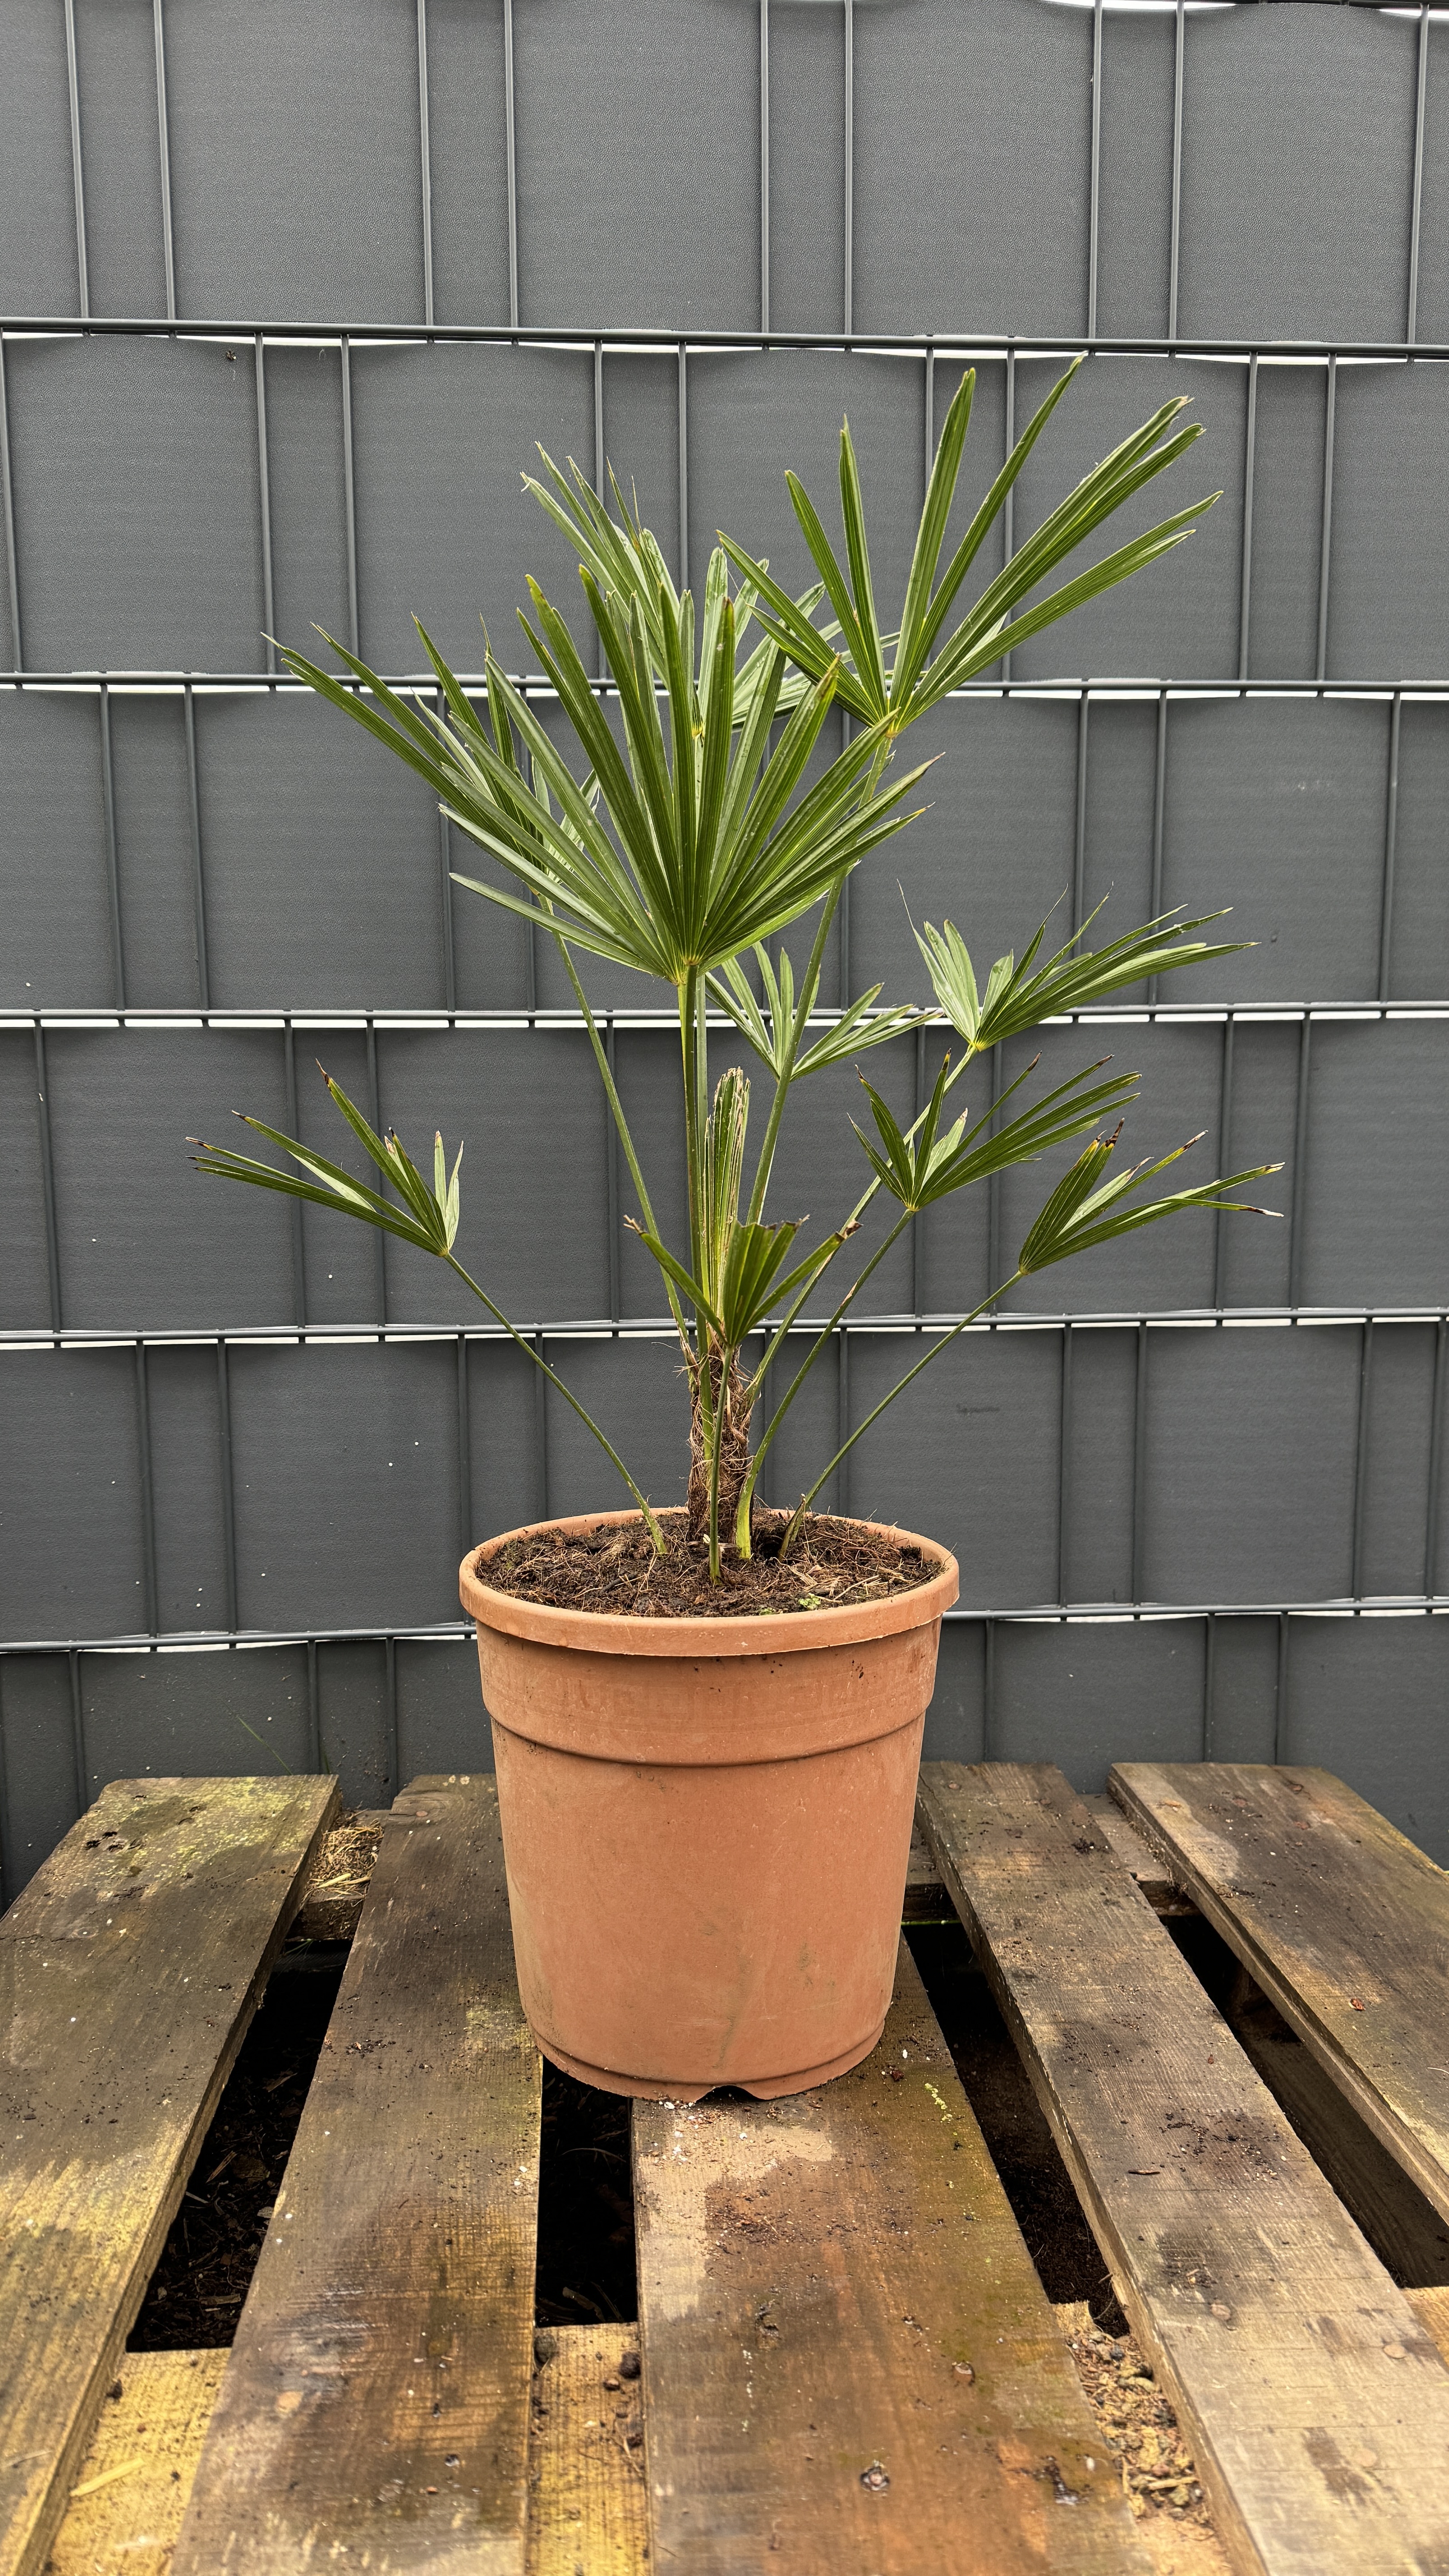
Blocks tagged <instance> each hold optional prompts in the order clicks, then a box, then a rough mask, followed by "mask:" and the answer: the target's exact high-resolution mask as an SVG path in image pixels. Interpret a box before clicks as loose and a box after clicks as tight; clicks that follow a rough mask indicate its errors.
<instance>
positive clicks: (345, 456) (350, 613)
mask: <svg viewBox="0 0 1449 2576" xmlns="http://www.w3.org/2000/svg"><path fill="white" fill-rule="evenodd" d="M341 358H342V507H343V514H344V520H345V525H346V531H347V640H348V643H349V644H350V646H351V648H352V650H353V652H354V653H360V652H361V650H362V647H361V645H360V644H359V642H358V640H357V638H358V634H359V632H360V629H359V627H358V622H357V475H356V471H355V467H354V463H353V451H352V343H351V341H350V340H349V339H348V336H347V334H346V332H345V331H344V332H343V334H342V341H341Z"/></svg>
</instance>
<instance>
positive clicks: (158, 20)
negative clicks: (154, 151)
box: [151, 0, 176, 322]
mask: <svg viewBox="0 0 1449 2576" xmlns="http://www.w3.org/2000/svg"><path fill="white" fill-rule="evenodd" d="M151 9H152V20H153V25H154V32H155V39H156V139H157V144H158V146H159V149H160V154H161V252H162V257H163V259H164V261H165V264H166V319H167V321H168V322H174V321H175V319H176V237H175V232H174V229H173V225H172V219H171V119H170V117H169V115H168V114H167V109H166V21H165V18H164V16H163V0H151Z"/></svg>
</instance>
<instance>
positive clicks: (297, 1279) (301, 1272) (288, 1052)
mask: <svg viewBox="0 0 1449 2576" xmlns="http://www.w3.org/2000/svg"><path fill="white" fill-rule="evenodd" d="M282 1062H283V1070H284V1074H285V1079H286V1086H287V1133H288V1135H289V1136H300V1134H301V1132H302V1131H301V1128H300V1127H299V1126H298V1124H297V1041H296V1037H295V1034H294V1032H293V1028H292V1023H291V1019H290V1017H289V1018H288V1020H287V1022H286V1026H285V1030H284V1033H283V1039H282ZM292 1312H293V1315H294V1317H295V1320H296V1321H297V1323H299V1324H301V1325H303V1326H305V1324H306V1321H307V1249H306V1238H305V1237H304V1235H303V1232H302V1202H301V1200H300V1199H293V1201H292Z"/></svg>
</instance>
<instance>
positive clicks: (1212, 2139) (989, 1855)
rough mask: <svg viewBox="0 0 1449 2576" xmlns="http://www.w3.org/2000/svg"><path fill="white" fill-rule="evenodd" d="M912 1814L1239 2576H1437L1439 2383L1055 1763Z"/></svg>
mask: <svg viewBox="0 0 1449 2576" xmlns="http://www.w3.org/2000/svg"><path fill="white" fill-rule="evenodd" d="M921 1816H922V1822H923V1824H924V1828H925V1832H926V1836H927V1840H928V1841H929V1843H930V1845H931V1848H932V1850H933V1851H934V1852H935V1855H936V1858H937V1860H938V1862H939V1864H940V1866H941V1870H942V1874H943V1877H944V1878H945V1881H946V1884H947V1885H948V1886H949V1887H950V1888H951V1890H952V1893H953V1895H954V1897H955V1899H956V1902H957V1905H958V1908H959V1910H960V1912H961V1915H962V1920H963V1921H964V1923H965V1924H966V1927H967V1930H968V1932H969V1933H970V1935H971V1938H972V1941H973V1944H974V1946H975V1948H976V1951H977V1955H978V1957H979V1958H980V1960H981V1962H982V1965H983V1967H984V1968H985V1970H986V1973H987V1975H988V1977H989V1978H990V1980H991V1983H992V1987H993V1989H994V1991H995V1993H996V1996H997V2000H998V2002H999V2003H1000V2005H1001V2008H1002V2011H1003V2013H1004V2014H1005V2016H1006V2018H1007V2021H1008V2023H1009V2025H1010V2027H1011V2029H1012V2033H1013V2036H1014V2037H1015V2039H1016V2042H1017V2045H1018V2047H1019V2048H1020V2050H1021V2052H1022V2056H1023V2058H1024V2060H1025V2062H1026V2065H1027V2069H1028V2072H1029V2073H1030V2075H1031V2077H1032V2081H1033V2083H1034V2085H1035V2087H1036V2090H1037V2094H1038V2097H1039V2099H1040V2101H1041V2103H1042V2107H1043V2109H1044V2111H1045V2112H1046V2115H1047V2117H1048V2119H1049V2120H1050V2122H1051V2124H1052V2128H1053V2131H1054V2133H1055V2136H1056V2139H1057V2143H1058V2145H1059V2147H1060V2148H1061V2151H1062V2154H1063V2157H1064V2159H1065V2161H1066V2163H1067V2166H1068V2170H1069V2171H1070V2173H1071V2176H1072V2180H1073V2182H1074V2183H1075V2185H1076V2188H1077V2191H1078V2193H1079V2195H1080V2197H1081V2200H1082V2204H1083V2207H1084V2208H1085V2210H1086V2212H1087V2215H1088V2217H1089V2219H1090V2220H1091V2223H1092V2226H1093V2228H1094V2231H1095V2233H1096V2236H1097V2240H1098V2243H1099V2244H1100V2245H1101V2247H1102V2250H1103V2253H1104V2255H1105V2256H1106V2259H1107V2261H1108V2263H1109V2264H1110V2266H1111V2269H1112V2274H1113V2278H1114V2280H1115V2282H1116V2285H1117V2289H1118V2294H1119V2296H1120V2298H1121V2300H1122V2303H1123V2305H1124V2307H1125V2308H1126V2310H1127V2313H1128V2315H1129V2317H1130V2318H1131V2321H1132V2325H1133V2328H1134V2330H1135V2332H1136V2333H1137V2335H1138V2337H1139V2339H1140V2340H1141V2342H1142V2344H1143V2346H1144V2348H1145V2349H1146V2351H1147V2352H1148V2354H1149V2356H1150V2358H1151V2363H1152V2367H1153V2369H1154V2371H1155V2372H1156V2373H1157V2375H1158V2377H1159V2378H1160V2379H1161V2380H1162V2381H1163V2382H1164V2384H1165V2386H1166V2389H1167V2393H1168V2395H1169V2397H1170V2399H1171V2402H1172V2404H1173V2406H1174V2407H1175V2409H1176V2411H1177V2415H1178V2420H1179V2422H1180V2424H1181V2425H1182V2427H1183V2431H1184V2435H1185V2438H1186V2440H1187V2442H1188V2445H1189V2448H1190V2449H1191V2451H1192V2454H1193V2457H1194V2459H1195V2461H1196V2464H1197V2471H1198V2476H1199V2478H1200V2479H1201V2481H1202V2484H1203V2487H1204V2489H1205V2491H1206V2492H1207V2494H1208V2497H1209V2500H1210V2502H1211V2505H1212V2509H1213V2514H1214V2518H1215V2520H1216V2522H1217V2526H1218V2530H1219V2533H1220V2536H1221V2538H1222V2540H1223V2543H1224V2546H1225V2547H1226V2548H1227V2550H1228V2553H1229V2556H1230V2557H1231V2558H1232V2560H1233V2562H1234V2564H1235V2566H1237V2567H1238V2568H1240V2569H1242V2570H1244V2571H1249V2570H1258V2569H1261V2570H1264V2571H1267V2572H1268V2576H1339V2571H1348V2570H1354V2571H1356V2576H1357V2571H1362V2576H1410V2571H1413V2576H1431V2571H1432V2576H1440V2571H1443V2570H1445V2569H1449V2370H1446V2368H1445V2365H1444V2362H1443V2360H1442V2358H1441V2356H1440V2353H1439V2351H1438V2349H1437V2347H1436V2345H1435V2344H1434V2342H1433V2340H1432V2339H1431V2337H1430V2336H1429V2335H1428V2334H1427V2333H1426V2332H1425V2331H1424V2329H1423V2327H1422V2325H1421V2323H1420V2321H1419V2319H1418V2318H1417V2317H1416V2316H1415V2314H1414V2312H1413V2310H1412V2309H1411V2308H1410V2306H1409V2305H1408V2303H1407V2301H1406V2300H1405V2298H1404V2296H1403V2293H1402V2292H1401V2291H1399V2290H1397V2289H1396V2288H1395V2287H1394V2284H1393V2282H1392V2281H1391V2280H1390V2278H1389V2276H1388V2274H1387V2272H1386V2271H1385V2270H1384V2268H1383V2266H1382V2265H1381V2264H1380V2263H1379V2261H1378V2259H1377V2257H1376V2256H1375V2255H1374V2254H1373V2252H1372V2251H1371V2249H1370V2248H1369V2246H1368V2245H1367V2244H1366V2243H1365V2241H1364V2239H1363V2237H1362V2236H1361V2235H1360V2233H1359V2231H1358V2229H1357V2227H1356V2226H1355V2225H1354V2223H1353V2221H1352V2219H1351V2218H1350V2217H1349V2215H1348V2213H1347V2211H1346V2210H1345V2209H1344V2208H1343V2207H1342V2204H1341V2203H1340V2202H1339V2200H1338V2199H1337V2198H1336V2196H1335V2194H1334V2193H1333V2191H1332V2190H1331V2188H1330V2186H1329V2184H1328V2183H1327V2182H1326V2180H1325V2179H1324V2177H1323V2175H1322V2174H1321V2173H1320V2172H1319V2170H1318V2167H1317V2166H1316V2165H1315V2164H1314V2162H1313V2160H1312V2158H1311V2156H1310V2155H1309V2154H1308V2151H1307V2149H1306V2148H1305V2147H1304V2146H1303V2145H1302V2144H1301V2142H1300V2141H1299V2139H1298V2138H1297V2137H1296V2136H1295V2135H1294V2133H1293V2131H1292V2129H1291V2128H1290V2127H1289V2125H1288V2123H1287V2121H1286V2120H1285V2119H1284V2117H1283V2114H1282V2113H1281V2111H1280V2110H1279V2109H1278V2106H1277V2104H1276V2103H1275V2102H1274V2100H1273V2097H1272V2095H1271V2094H1270V2093H1269V2092H1268V2090H1267V2088H1266V2087H1265V2086H1264V2085H1263V2083H1262V2082H1261V2080H1260V2079H1259V2077H1258V2076H1257V2075H1256V2074H1255V2073H1254V2071H1253V2068H1252V2067H1251V2065H1250V2064H1249V2062H1248V2060H1247V2058H1246V2057H1245V2056H1244V2054H1243V2052H1242V2050H1241V2049H1240V2048H1239V2047H1238V2044H1237V2042H1236V2041H1235V2040H1234V2038H1233V2036H1232V2033H1231V2032H1230V2030H1229V2029H1228V2026H1227V2024H1226V2023H1225V2021H1224V2020H1223V2019H1222V2016H1221V2015H1220V2014H1219V2013H1218V2012H1217V2010H1216V2008H1215V2007H1214V2006H1213V2005H1212V2004H1211V2003H1210V2002H1209V2000H1208V1997H1207V1995H1206V1994H1205V1992H1204V1990H1203V1988H1202V1987H1201V1986H1200V1985H1199V1984H1198V1981H1197V1979H1196V1978H1195V1977H1194V1976H1193V1974H1192V1972H1191V1970H1190V1969H1189V1968H1188V1966H1187V1965H1186V1962H1185V1961H1184V1960H1183V1958H1182V1956H1181V1955H1180V1953H1179V1952H1178V1950H1177V1949H1176V1947H1175V1945H1174V1943H1173V1941H1172V1939H1171V1936H1170V1935H1169V1934H1168V1932H1167V1931H1166V1930H1165V1929H1164V1927H1163V1926H1162V1925H1161V1924H1160V1923H1159V1922H1158V1921H1157V1920H1156V1918H1155V1917H1154V1915H1153V1914H1152V1912H1151V1910H1150V1909H1149V1907H1148V1906H1147V1905H1146V1903H1145V1902H1144V1901H1143V1899H1142V1898H1141V1896H1140V1895H1139V1894H1138V1893H1137V1891H1136V1889H1135V1887H1134V1886H1133V1885H1132V1882H1131V1880H1130V1878H1128V1877H1127V1875H1126V1874H1125V1873H1124V1872H1123V1870H1122V1868H1121V1866H1120V1864H1119V1862H1118V1861H1117V1860H1116V1859H1115V1857H1114V1856H1113V1854H1112V1853H1111V1852H1110V1850H1109V1849H1108V1848H1107V1847H1106V1844H1105V1841H1104V1838H1103V1837H1102V1836H1101V1835H1100V1833H1098V1832H1097V1831H1096V1830H1095V1829H1094V1820H1093V1819H1092V1817H1091V1815H1090V1814H1089V1813H1088V1811H1087V1810H1086V1809H1085V1808H1084V1807H1083V1806H1082V1805H1081V1804H1080V1802H1079V1801H1078V1800H1077V1799H1076V1798H1075V1797H1074V1796H1073V1794H1072V1791H1071V1790H1070V1789H1069V1788H1068V1786H1067V1783H1066V1782H1065V1780H1063V1778H1062V1777H1061V1774H1060V1773H1059V1772H1058V1771H1056V1770H1055V1769H1054V1768H1053V1767H1052V1766H1051V1765H1050V1764H1045V1763H1042V1764H1032V1765H1022V1766H1018V1765H1014V1764H1008V1763H990V1764H982V1765H978V1766H976V1767H974V1768H967V1767H966V1766H965V1765H963V1764H959V1763H939V1762H938V1763H928V1764H926V1765H925V1766H924V1769H923V1773H922V1795H921Z"/></svg>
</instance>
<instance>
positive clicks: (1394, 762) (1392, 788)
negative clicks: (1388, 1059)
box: [1379, 689, 1404, 1002]
mask: <svg viewBox="0 0 1449 2576" xmlns="http://www.w3.org/2000/svg"><path fill="white" fill-rule="evenodd" d="M1403 713H1404V702H1403V699H1402V697H1401V696H1400V693H1399V691H1398V690H1397V689H1395V691H1394V698H1393V705H1392V707H1391V708H1390V710H1389V793H1388V806H1387V811H1386V813H1385V815H1384V877H1383V892H1382V895H1381V897H1380V900H1379V1000H1380V1001H1381V1002H1386V1001H1387V1000H1388V998H1389V967H1390V963H1391V959H1392V954H1393V942H1394V874H1395V869H1396V865H1397V860H1398V842H1399V735H1400V730H1401V725H1402V719H1403Z"/></svg>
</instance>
